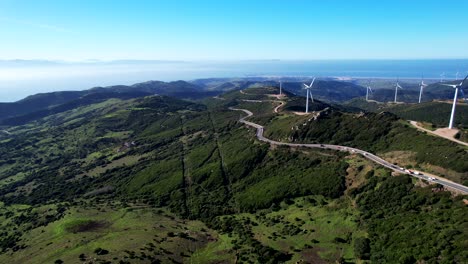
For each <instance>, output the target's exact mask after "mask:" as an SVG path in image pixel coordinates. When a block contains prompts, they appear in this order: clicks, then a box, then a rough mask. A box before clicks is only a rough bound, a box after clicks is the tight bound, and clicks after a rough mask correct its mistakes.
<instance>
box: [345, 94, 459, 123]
mask: <svg viewBox="0 0 468 264" xmlns="http://www.w3.org/2000/svg"><path fill="white" fill-rule="evenodd" d="M345 105H346V106H352V107H356V108H360V109H363V110H366V111H371V112H382V111H386V112H391V113H394V114H396V115H397V116H399V117H401V118H403V119H406V120H415V121H421V122H428V123H431V124H434V126H435V127H447V126H448V120H449V118H450V114H451V111H452V104H451V102H450V101H447V102H425V103H421V104H396V105H395V104H382V103H376V102H372V101H371V102H366V101H365V100H362V99H353V100H350V101H349V102H347V103H346V104H345ZM454 125H455V126H456V127H459V128H468V104H466V103H461V102H458V103H457V107H456V112H455V121H454Z"/></svg>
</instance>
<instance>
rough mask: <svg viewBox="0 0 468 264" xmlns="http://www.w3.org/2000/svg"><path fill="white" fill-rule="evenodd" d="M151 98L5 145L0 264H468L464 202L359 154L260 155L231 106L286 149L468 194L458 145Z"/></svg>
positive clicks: (354, 123) (78, 109) (386, 128)
mask: <svg viewBox="0 0 468 264" xmlns="http://www.w3.org/2000/svg"><path fill="white" fill-rule="evenodd" d="M115 89H117V93H119V94H121V95H123V94H125V92H127V90H126V89H127V88H126V87H118V88H115ZM141 89H149V88H147V87H146V88H145V87H143V88H141ZM97 90H98V91H99V89H97ZM144 92H148V90H146V91H143V93H142V94H141V96H140V95H139V96H138V97H136V98H135V97H133V96H129V97H127V98H123V97H122V98H115V97H113V96H110V95H108V94H107V93H101V92H96V93H93V94H90V95H86V96H82V97H80V98H79V99H77V100H78V103H76V104H67V103H65V104H63V105H67V108H63V109H60V111H48V112H44V113H42V115H41V116H37V117H36V118H35V119H34V121H32V122H30V121H28V120H25V123H24V124H21V125H12V126H11V127H9V128H8V131H9V134H6V133H2V134H0V227H1V228H0V230H2V231H1V232H2V233H1V236H0V262H5V263H8V262H20V263H37V262H46V263H54V262H55V263H63V262H64V263H67V262H71V263H73V262H77V261H80V262H86V261H94V262H103V263H106V262H107V263H108V262H123V263H129V262H130V263H151V262H155V263H166V262H173V263H174V262H175V263H181V262H194V263H232V262H234V261H236V262H240V263H284V262H286V263H296V262H298V261H301V260H302V261H306V262H319V263H330V262H344V261H346V262H358V261H359V262H360V261H364V262H372V263H384V262H389V263H398V262H407V263H411V262H415V261H417V260H424V261H437V260H443V261H448V262H450V261H451V262H455V263H463V261H464V260H466V259H467V256H466V252H465V247H464V245H465V244H466V237H467V236H466V230H464V229H460V223H463V221H465V220H464V219H466V210H464V209H465V205H464V204H463V201H462V199H463V198H464V197H465V196H458V197H452V196H451V193H449V192H445V191H443V190H441V189H440V188H439V187H438V186H431V185H428V183H426V182H422V181H416V180H414V179H412V178H409V177H408V176H403V175H394V176H392V174H391V172H390V171H389V170H387V169H384V168H382V167H378V166H375V164H372V163H370V162H369V161H368V160H366V159H363V158H362V157H360V156H359V155H350V154H347V153H344V152H339V151H332V150H313V149H312V150H311V149H297V148H286V147H272V146H269V145H267V144H264V143H261V142H259V141H257V140H256V139H255V131H254V130H252V129H247V128H246V127H245V126H243V125H241V124H240V123H239V122H238V119H239V113H238V112H234V111H231V110H229V107H231V106H233V107H242V108H245V109H249V110H251V111H252V112H254V113H255V117H254V120H255V122H259V123H261V124H263V125H265V126H266V130H265V133H266V135H268V136H269V137H271V138H274V139H277V140H279V141H291V142H327V143H335V144H345V145H350V146H357V147H359V148H362V149H366V150H369V151H375V152H377V153H379V155H380V154H382V155H383V156H385V157H387V158H389V159H390V158H391V159H393V160H394V162H395V163H398V164H402V165H405V166H410V165H411V166H413V167H414V168H418V167H421V168H424V169H428V170H436V169H440V170H442V171H443V173H444V174H445V176H446V177H449V178H450V177H451V178H452V179H453V180H455V181H459V182H463V181H464V180H466V176H467V175H466V162H464V161H465V160H466V155H467V154H466V150H464V149H463V148H460V147H459V146H457V145H454V144H453V143H452V142H449V141H446V140H432V137H429V136H428V135H425V134H423V133H420V132H418V131H416V130H415V129H413V128H411V127H409V126H407V125H406V124H405V123H404V121H402V120H401V119H399V118H398V117H397V116H395V115H393V114H390V113H385V114H377V113H356V112H348V111H347V110H346V108H343V107H340V106H338V105H334V104H331V103H326V102H322V101H320V100H317V101H316V102H315V103H313V104H311V109H312V111H313V113H312V115H313V117H314V118H312V116H310V115H309V116H307V115H299V114H296V113H294V112H301V111H303V108H302V107H303V105H302V104H303V103H304V98H302V97H296V96H294V94H293V93H289V92H287V91H286V95H287V97H283V98H280V99H278V98H277V97H276V95H277V94H278V89H277V87H270V86H269V87H261V88H248V89H244V90H242V92H240V91H237V90H234V91H231V92H228V93H225V94H223V95H220V96H219V97H217V98H210V99H205V100H204V101H202V102H203V103H202V102H191V101H185V100H181V99H178V98H174V97H167V96H161V95H148V96H144ZM83 100H84V101H83ZM93 100H96V101H93ZM259 100H261V101H259ZM279 101H282V102H283V103H284V104H285V105H284V106H282V107H281V108H279V109H280V110H279V113H275V112H274V111H273V109H274V108H276V107H277V106H278V105H279ZM72 102H73V101H72ZM301 105H302V107H301ZM59 107H60V106H59ZM50 109H51V110H53V109H55V108H50ZM429 141H430V144H428V142H429ZM434 148H436V149H437V152H434V151H433V150H434ZM445 156H450V157H451V159H450V160H447V159H444V158H442V157H445ZM408 226H410V227H411V228H407V227H408ZM434 230H437V232H434ZM415 234H418V236H415ZM440 237H443V239H438V238H440ZM404 241H412V246H411V247H408V246H407V245H406V244H405V243H404ZM433 248H437V249H438V250H432V249H433ZM233 260H234V261H233Z"/></svg>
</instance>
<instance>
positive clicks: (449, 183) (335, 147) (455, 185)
mask: <svg viewBox="0 0 468 264" xmlns="http://www.w3.org/2000/svg"><path fill="white" fill-rule="evenodd" d="M229 109H231V110H235V111H243V112H244V113H246V114H247V116H244V117H242V118H241V119H239V122H241V123H244V124H246V125H248V126H251V127H254V128H256V129H257V138H258V140H260V141H263V142H266V143H269V144H272V145H277V146H289V147H305V148H319V149H332V150H337V151H346V152H350V153H356V154H361V155H362V156H363V157H365V158H366V159H368V160H371V161H373V162H375V163H377V164H380V165H382V166H384V167H387V168H389V169H391V170H393V171H396V172H399V173H403V174H408V175H410V176H413V177H416V178H419V179H423V180H426V181H432V182H434V183H438V184H441V185H443V186H445V187H448V188H452V189H454V190H456V191H459V192H461V193H464V194H468V187H466V186H463V185H461V184H458V183H455V182H452V181H449V180H447V179H444V178H442V177H439V176H435V175H431V174H429V173H425V172H421V174H420V175H416V174H414V173H410V172H409V171H408V170H406V169H405V168H401V167H398V166H396V165H394V164H392V163H390V162H388V161H386V160H384V159H382V158H380V157H378V156H376V155H374V154H372V153H370V152H367V151H364V150H360V149H357V148H350V147H346V146H340V145H330V144H302V143H285V142H279V141H274V140H271V139H268V138H266V137H264V136H263V131H264V127H263V126H261V125H259V124H256V123H253V122H250V121H247V120H245V119H246V118H249V117H251V116H253V113H252V112H250V111H249V110H246V109H239V108H232V107H230V108H229ZM430 178H435V180H431V179H430Z"/></svg>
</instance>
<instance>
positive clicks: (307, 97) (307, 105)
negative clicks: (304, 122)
mask: <svg viewBox="0 0 468 264" xmlns="http://www.w3.org/2000/svg"><path fill="white" fill-rule="evenodd" d="M314 82H315V77H314V79H313V80H312V82H311V83H310V85H307V84H305V83H304V86H305V87H304V89H305V90H306V111H305V112H306V113H309V93H310V99H311V100H312V102H314V97H313V96H312V92H311V91H310V89H312V85H314Z"/></svg>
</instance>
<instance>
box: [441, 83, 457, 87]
mask: <svg viewBox="0 0 468 264" xmlns="http://www.w3.org/2000/svg"><path fill="white" fill-rule="evenodd" d="M441 84H442V85H443V86H448V87H452V88H457V86H458V85H456V84H445V83H441Z"/></svg>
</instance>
